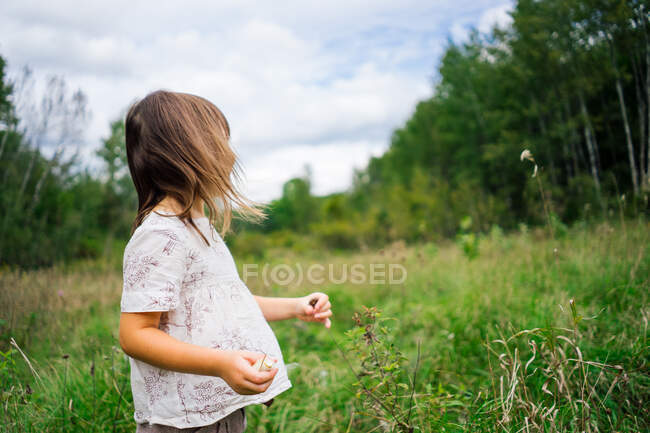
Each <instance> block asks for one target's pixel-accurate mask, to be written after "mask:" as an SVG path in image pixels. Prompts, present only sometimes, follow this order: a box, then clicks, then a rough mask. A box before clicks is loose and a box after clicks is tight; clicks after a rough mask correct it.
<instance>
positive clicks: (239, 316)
mask: <svg viewBox="0 0 650 433" xmlns="http://www.w3.org/2000/svg"><path fill="white" fill-rule="evenodd" d="M157 212H160V213H161V214H167V212H164V211H157ZM194 221H195V223H196V225H197V226H198V227H199V229H200V230H201V232H202V233H203V234H204V235H205V236H206V238H207V239H208V240H209V241H210V246H208V245H206V243H205V241H204V240H203V239H202V238H201V237H200V236H199V234H198V233H196V231H195V230H194V229H193V228H192V227H191V226H189V225H185V223H183V222H182V221H181V220H180V219H178V218H176V217H173V216H171V217H169V216H167V217H166V216H162V215H159V214H157V213H156V212H151V213H150V214H149V215H147V217H145V219H144V221H143V222H142V224H141V225H140V226H139V227H138V228H137V229H136V230H135V232H134V233H133V236H132V237H131V239H130V241H129V243H128V244H127V246H126V248H125V250H124V268H123V269H124V287H123V291H122V303H121V310H122V312H144V311H162V312H163V313H162V315H161V317H160V325H159V329H161V330H162V331H163V332H165V333H167V334H169V335H171V336H172V337H174V338H176V339H178V340H181V341H185V342H187V343H192V344H196V345H200V346H205V347H212V348H216V349H224V350H249V351H256V352H264V353H267V354H269V355H271V356H273V357H275V358H277V359H278V364H277V366H278V368H279V371H278V373H277V374H276V376H275V378H274V380H273V382H272V384H271V386H270V387H269V388H268V389H267V390H266V391H265V392H264V393H262V394H257V395H240V394H238V393H236V392H235V391H234V390H233V389H232V388H230V386H229V385H228V384H227V383H226V382H225V381H224V380H223V379H221V378H219V377H212V376H201V375H195V374H187V373H178V372H175V371H169V370H163V369H160V368H157V367H154V366H152V365H150V364H147V363H145V362H142V361H139V360H137V359H133V358H130V364H131V389H132V392H133V401H134V404H135V420H136V422H137V423H147V422H149V423H152V424H154V423H155V424H163V425H169V426H173V427H177V428H186V427H199V426H204V425H208V424H212V423H214V422H216V421H218V420H219V419H221V418H224V417H225V416H227V415H229V414H230V413H232V412H234V411H235V410H237V409H239V408H241V407H244V406H247V405H251V404H255V403H263V402H266V401H268V400H270V399H272V398H273V397H275V396H276V395H278V394H280V393H281V392H283V391H285V390H287V389H289V388H290V387H291V382H290V381H289V378H288V377H287V370H286V367H285V364H284V360H283V359H282V353H281V351H280V346H279V345H278V342H277V340H276V338H275V335H274V334H273V331H272V330H271V327H270V326H269V324H268V323H267V322H266V320H265V319H264V316H263V315H262V311H261V310H260V308H259V306H258V304H257V302H256V301H255V298H253V295H252V294H251V292H250V291H249V290H248V288H247V287H246V285H245V284H244V283H243V281H242V280H241V279H240V278H239V275H238V273H237V268H236V266H235V262H234V261H233V258H232V256H231V254H230V251H229V250H228V247H227V246H226V244H225V243H224V242H223V240H222V239H221V237H220V236H219V234H218V233H217V231H216V230H215V229H214V227H212V225H211V224H210V222H209V220H208V219H207V218H205V217H204V218H198V219H194Z"/></svg>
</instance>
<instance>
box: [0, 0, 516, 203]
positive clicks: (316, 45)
mask: <svg viewBox="0 0 650 433" xmlns="http://www.w3.org/2000/svg"><path fill="white" fill-rule="evenodd" d="M509 5H510V4H509V3H508V4H505V3H503V0H500V1H496V0H474V1H471V0H455V1H453V0H438V1H434V2H423V1H415V0H405V2H403V3H401V4H397V3H395V2H392V1H388V0H381V1H376V2H373V3H368V2H367V1H359V0H346V1H342V0H334V1H331V2H324V3H322V4H320V5H319V7H318V8H315V7H312V6H311V5H309V4H306V3H304V2H299V1H297V0H296V1H294V0H287V1H280V2H268V3H260V2H253V1H252V0H244V1H234V0H233V1H220V2H201V1H196V0H192V1H187V2H183V3H178V2H176V1H168V0H165V1H153V0H150V1H137V2H134V1H129V2H127V1H124V0H114V1H111V2H79V1H72V0H61V1H57V2H46V1H42V0H41V1H37V0H22V1H19V0H15V1H12V0H5V1H4V2H3V14H2V15H0V41H2V42H0V54H2V55H3V56H5V57H6V58H7V59H8V61H9V64H10V66H11V68H12V69H11V70H12V71H13V72H14V73H15V72H16V71H17V70H18V69H19V68H20V67H22V66H23V65H24V64H29V65H30V66H32V67H33V69H34V70H35V73H36V74H37V75H38V76H40V77H43V76H45V75H47V74H52V73H56V74H62V75H64V76H65V77H66V79H67V81H68V83H69V84H70V87H74V88H77V87H80V88H82V89H83V90H84V91H85V92H86V93H87V95H88V97H89V104H90V108H91V110H92V113H93V117H92V120H91V123H90V125H89V127H88V131H87V134H86V141H87V145H86V148H85V149H84V152H83V155H84V156H85V157H86V158H87V159H88V161H89V163H90V158H91V155H92V154H93V149H94V148H96V146H98V144H99V142H100V138H101V137H103V136H105V135H106V134H107V133H108V124H109V122H110V121H111V120H113V119H115V118H116V117H118V116H120V115H121V114H123V112H124V110H125V108H126V107H127V106H128V104H129V103H131V102H132V101H133V100H134V99H135V98H139V97H142V96H144V95H145V94H146V93H147V92H148V91H151V90H154V89H157V88H166V89H171V90H176V91H186V92H191V93H197V94H200V95H202V96H205V97H207V98H208V99H210V100H212V101H213V102H214V103H216V104H217V105H218V106H219V107H220V108H221V109H222V110H223V111H224V113H225V114H226V116H227V117H228V119H229V121H230V123H231V127H232V131H233V142H234V144H235V146H236V147H237V151H238V152H239V154H240V155H241V157H242V162H243V165H244V166H245V167H247V168H248V178H249V180H250V182H251V185H250V187H249V190H250V192H251V195H252V198H253V199H264V200H266V199H269V198H272V197H274V196H275V195H277V194H278V193H279V191H280V188H281V185H282V183H283V182H285V181H286V180H288V179H289V178H290V177H292V176H294V175H296V174H300V170H301V169H302V166H303V165H304V163H305V162H309V163H311V165H312V168H313V172H314V189H315V191H317V192H323V193H325V192H332V191H333V190H334V188H338V189H344V188H345V187H346V186H347V185H349V181H350V178H351V175H352V168H353V167H354V166H359V167H360V166H363V165H365V162H367V159H368V158H369V156H370V155H371V154H373V153H374V152H378V151H380V150H381V149H384V148H386V147H387V145H388V139H389V136H390V133H391V131H392V130H393V129H394V128H395V127H398V126H399V125H401V124H402V123H403V122H404V120H405V119H406V118H407V117H408V116H409V115H410V113H411V111H412V110H413V107H414V105H415V103H416V102H417V101H418V100H419V99H422V98H425V97H428V96H429V95H430V92H431V86H430V77H431V76H432V74H433V71H434V66H435V63H436V61H437V57H438V56H439V55H440V54H441V53H442V50H443V48H444V45H445V41H446V37H447V35H448V34H451V35H452V36H453V37H454V38H457V37H458V38H460V37H462V36H463V35H464V34H466V32H467V27H468V26H470V25H472V26H478V28H480V29H483V28H486V26H487V28H489V27H490V26H491V24H492V23H505V22H507V19H508V16H507V13H506V12H507V10H508V8H509V7H510V6H509ZM378 149H379V150H378ZM265 167H266V168H265ZM277 167H280V168H282V169H277ZM294 168H295V170H294ZM296 170H298V171H296ZM260 179H261V180H260Z"/></svg>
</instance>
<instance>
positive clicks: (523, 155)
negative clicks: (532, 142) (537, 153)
mask: <svg viewBox="0 0 650 433" xmlns="http://www.w3.org/2000/svg"><path fill="white" fill-rule="evenodd" d="M524 159H527V160H528V161H530V162H532V163H533V164H535V168H534V169H533V176H532V177H536V176H537V162H535V158H533V154H532V152H531V151H530V150H528V149H524V151H523V152H521V155H519V160H520V161H523V160H524Z"/></svg>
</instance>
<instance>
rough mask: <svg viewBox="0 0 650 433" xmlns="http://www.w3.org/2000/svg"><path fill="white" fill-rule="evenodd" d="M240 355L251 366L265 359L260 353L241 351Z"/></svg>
mask: <svg viewBox="0 0 650 433" xmlns="http://www.w3.org/2000/svg"><path fill="white" fill-rule="evenodd" d="M239 354H240V355H241V357H242V358H244V359H245V360H247V361H249V362H250V363H251V364H255V362H257V360H258V359H260V358H264V354H263V353H260V352H247V351H244V350H242V351H240V352H239Z"/></svg>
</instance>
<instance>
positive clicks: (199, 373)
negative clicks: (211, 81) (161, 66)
mask: <svg viewBox="0 0 650 433" xmlns="http://www.w3.org/2000/svg"><path fill="white" fill-rule="evenodd" d="M229 138H230V128H229V126H228V122H227V121H226V119H225V117H224V116H223V114H222V113H221V111H220V110H219V109H218V108H217V107H215V106H214V105H213V104H212V103H210V102H209V101H207V100H205V99H203V98H201V97H198V96H194V95H188V94H183V93H173V92H167V91H157V92H154V93H151V94H149V95H148V96H147V97H145V98H144V99H143V100H141V101H139V102H137V103H136V104H134V105H133V106H132V107H131V109H130V110H129V112H128V114H127V117H126V151H127V157H128V162H129V170H130V172H131V177H132V178H133V182H134V184H135V188H136V190H137V193H138V213H137V216H136V219H135V222H134V224H133V233H132V236H131V239H130V241H129V243H128V244H127V246H126V249H125V250H124V287H123V292H122V303H121V310H122V314H121V317H120V335H119V339H120V345H121V346H122V349H123V350H124V352H125V353H126V354H127V355H129V357H130V363H131V388H132V391H133V400H134V404H135V420H136V422H137V423H138V427H137V430H136V431H137V432H162V431H164V432H178V431H183V432H186V431H187V432H190V431H191V432H195V431H200V432H221V431H222V429H221V428H222V427H224V428H223V431H227V432H230V433H236V432H241V431H244V429H245V428H246V418H245V413H244V407H245V406H248V405H251V404H256V403H266V404H270V401H271V400H272V399H273V397H275V396H277V395H278V394H280V393H281V392H283V391H285V390H287V389H288V388H290V387H291V382H290V381H289V378H288V377H287V371H286V367H285V365H284V361H283V359H282V353H281V352H280V347H279V345H278V342H277V340H276V338H275V335H274V334H273V331H272V330H271V328H270V326H269V325H268V323H267V321H274V320H284V319H289V318H298V319H301V320H305V321H315V322H321V323H323V324H324V325H325V326H326V327H328V328H329V326H330V319H329V317H330V316H331V315H332V311H331V310H330V307H331V306H330V302H329V300H328V297H327V295H325V294H323V293H312V294H310V295H307V296H305V297H301V298H265V297H259V296H253V295H252V294H251V293H250V291H249V290H248V288H247V287H246V286H245V285H244V283H243V282H242V280H241V279H240V278H239V275H238V273H237V269H236V267H235V263H234V261H233V259H232V256H231V255H230V252H229V250H228V247H227V246H226V245H225V244H224V242H223V240H222V238H221V236H220V235H219V233H217V231H216V230H215V229H214V227H213V226H214V224H215V220H216V217H217V213H219V217H220V219H221V221H222V225H221V227H222V234H223V233H225V232H226V231H227V230H228V227H229V223H230V219H231V213H232V206H233V204H235V205H237V206H238V208H239V209H238V210H239V211H240V212H243V213H248V214H252V215H258V216H259V215H260V212H259V210H257V209H256V208H255V207H254V206H252V205H251V204H250V202H248V201H247V200H246V199H245V198H243V197H242V196H241V195H240V194H239V193H238V192H237V190H236V189H235V187H234V184H233V182H232V180H231V178H232V177H233V176H234V177H235V178H236V177H237V170H236V168H235V167H236V158H235V154H234V152H233V151H232V149H231V148H230V146H229ZM204 206H205V207H207V209H208V214H207V216H206V215H205V214H204ZM217 208H218V209H219V212H217ZM265 357H266V358H267V359H269V358H270V359H271V361H275V364H274V367H273V368H272V369H271V370H270V371H264V369H262V371H260V369H259V368H258V366H257V365H255V363H256V362H257V361H258V360H260V359H261V358H265Z"/></svg>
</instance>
